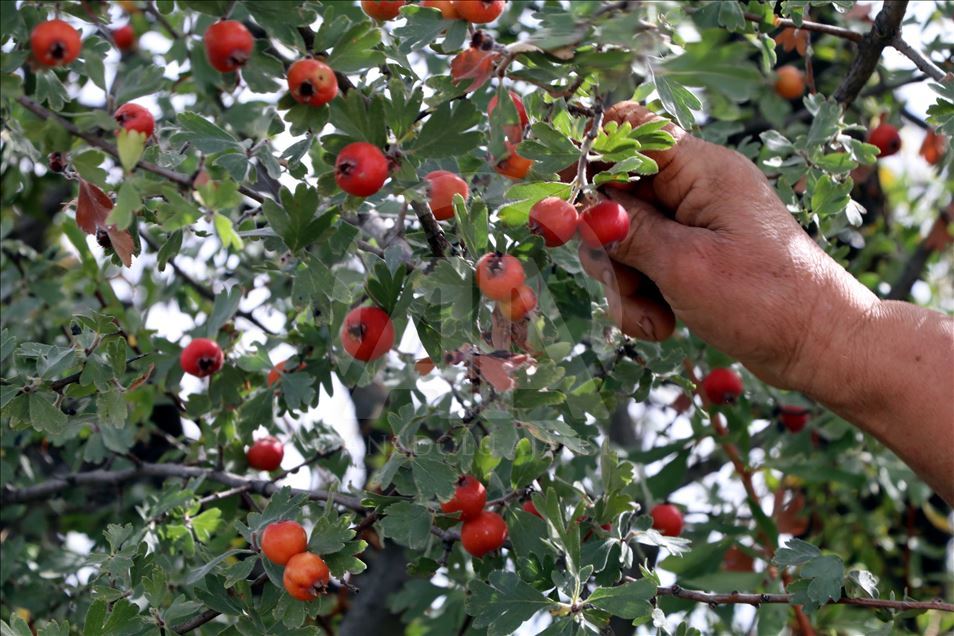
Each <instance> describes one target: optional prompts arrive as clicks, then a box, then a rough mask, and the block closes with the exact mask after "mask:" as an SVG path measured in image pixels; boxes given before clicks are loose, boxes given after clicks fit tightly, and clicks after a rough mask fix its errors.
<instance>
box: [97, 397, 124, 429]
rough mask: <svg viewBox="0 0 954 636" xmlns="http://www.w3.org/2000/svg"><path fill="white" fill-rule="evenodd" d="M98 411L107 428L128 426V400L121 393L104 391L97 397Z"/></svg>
mask: <svg viewBox="0 0 954 636" xmlns="http://www.w3.org/2000/svg"><path fill="white" fill-rule="evenodd" d="M96 411H97V413H98V414H99V417H100V422H101V423H102V424H104V425H105V426H112V427H113V428H123V427H124V426H126V400H125V398H124V397H123V394H122V393H120V392H119V391H117V390H115V389H114V390H111V391H104V392H102V393H100V394H99V395H98V396H96Z"/></svg>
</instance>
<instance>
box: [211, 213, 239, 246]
mask: <svg viewBox="0 0 954 636" xmlns="http://www.w3.org/2000/svg"><path fill="white" fill-rule="evenodd" d="M212 223H213V225H214V226H215V233H216V234H217V235H218V236H219V240H220V241H222V246H223V247H224V248H225V249H230V248H231V249H234V250H236V251H238V250H241V249H242V248H243V247H245V243H244V242H243V241H242V237H240V236H239V235H238V234H236V233H235V227H234V226H233V225H232V219H230V218H229V217H227V216H225V215H224V214H219V213H218V212H216V214H215V216H214V217H213V220H212Z"/></svg>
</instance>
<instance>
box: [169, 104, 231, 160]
mask: <svg viewBox="0 0 954 636" xmlns="http://www.w3.org/2000/svg"><path fill="white" fill-rule="evenodd" d="M176 122H177V123H178V124H179V127H180V128H181V131H180V132H177V133H175V134H174V135H173V136H172V140H173V143H186V142H188V143H190V144H192V146H193V147H195V148H196V149H197V150H199V151H201V152H207V153H214V152H223V151H226V150H232V151H236V152H242V153H244V152H245V150H244V148H242V144H240V143H239V141H238V140H237V139H236V138H235V137H233V136H232V135H231V134H230V133H229V132H227V131H225V130H223V129H222V128H220V127H219V126H218V125H216V124H213V123H212V122H210V121H209V120H207V119H205V118H204V117H201V116H200V115H197V114H196V113H191V112H184V113H179V115H178V117H176Z"/></svg>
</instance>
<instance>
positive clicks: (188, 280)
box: [139, 232, 277, 336]
mask: <svg viewBox="0 0 954 636" xmlns="http://www.w3.org/2000/svg"><path fill="white" fill-rule="evenodd" d="M139 236H141V237H142V240H143V241H144V242H145V243H146V245H148V246H149V247H150V248H152V249H153V250H155V251H159V244H158V243H156V242H155V241H153V240H152V239H151V238H150V237H149V235H148V234H146V233H145V232H140V233H139ZM168 263H169V266H170V267H172V271H174V272H175V273H176V276H178V277H179V278H181V279H182V282H184V283H185V284H186V285H188V286H189V287H191V288H192V289H194V290H195V291H196V292H197V293H198V294H199V295H200V296H202V297H203V298H205V299H206V300H211V301H214V300H215V297H216V293H215V292H213V291H212V290H211V289H209V288H208V287H206V286H205V285H203V284H202V283H200V282H199V281H197V280H195V279H194V278H192V277H191V276H189V274H187V273H186V272H185V271H184V270H183V269H182V268H181V267H179V265H178V264H177V263H176V261H175V259H174V258H170V259H169V260H168ZM235 315H236V316H239V317H240V318H244V319H245V320H247V321H249V322H250V323H252V324H253V325H255V326H256V327H258V328H259V329H261V330H262V331H264V332H265V333H267V334H269V335H272V336H274V335H277V334H276V332H274V331H272V330H271V329H269V328H268V327H266V326H265V325H263V324H262V323H261V322H260V321H259V319H258V318H256V317H255V316H253V315H252V313H251V312H248V311H242V310H238V311H236V312H235Z"/></svg>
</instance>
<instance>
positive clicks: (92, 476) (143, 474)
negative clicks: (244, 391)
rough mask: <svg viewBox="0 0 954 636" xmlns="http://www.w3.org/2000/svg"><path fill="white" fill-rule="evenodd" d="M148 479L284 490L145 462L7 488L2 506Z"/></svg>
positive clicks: (346, 500)
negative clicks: (79, 488) (82, 488)
mask: <svg viewBox="0 0 954 636" xmlns="http://www.w3.org/2000/svg"><path fill="white" fill-rule="evenodd" d="M148 477H160V478H173V479H175V478H179V479H205V480H206V481H214V482H216V483H219V484H223V485H225V486H229V487H230V488H239V487H242V488H246V489H247V490H248V492H251V493H253V494H257V495H264V496H271V495H273V494H274V493H275V492H277V491H278V490H281V486H278V485H277V484H275V483H274V482H273V481H271V480H268V479H249V478H247V477H242V476H241V475H236V474H234V473H230V472H227V471H224V470H215V469H212V468H202V467H200V466H183V465H181V464H153V463H148V462H143V463H142V464H139V465H137V466H134V467H132V468H126V469H122V470H90V471H84V472H76V473H70V474H68V475H65V476H63V477H56V478H54V479H49V480H47V481H43V482H40V483H38V484H34V485H32V486H24V487H22V488H17V487H14V486H10V485H9V484H7V485H5V486H4V487H3V489H2V490H0V504H2V505H4V506H6V505H10V504H19V503H29V502H31V501H41V500H44V499H52V498H55V497H58V496H61V495H62V493H63V491H64V490H66V489H68V488H70V487H72V486H86V487H93V488H98V487H106V486H117V485H119V484H124V483H126V482H131V481H138V480H140V479H146V478H148ZM291 492H292V493H294V494H302V495H306V496H307V497H308V498H309V499H311V500H314V501H323V500H327V499H328V498H329V497H330V498H331V499H332V500H333V501H334V502H335V503H336V504H338V505H339V506H343V507H345V508H348V509H350V510H354V511H356V512H364V511H365V508H364V507H363V506H362V505H361V500H360V499H358V498H357V497H352V496H351V495H345V494H342V493H338V492H334V491H330V490H326V489H322V488H316V489H313V490H303V489H300V488H292V489H291Z"/></svg>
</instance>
